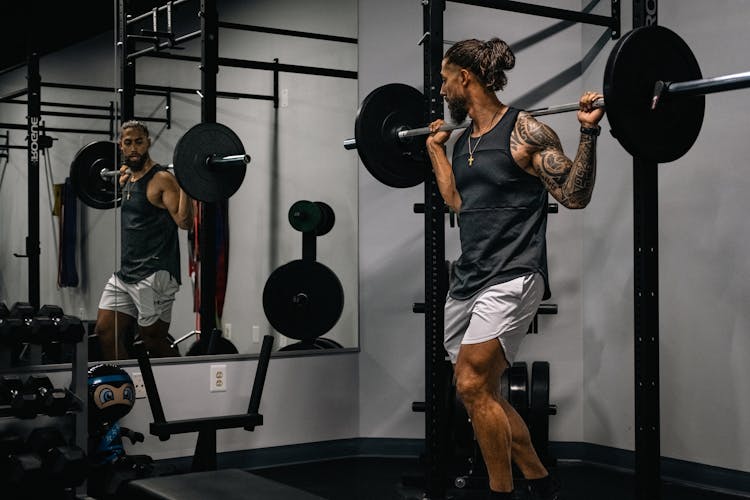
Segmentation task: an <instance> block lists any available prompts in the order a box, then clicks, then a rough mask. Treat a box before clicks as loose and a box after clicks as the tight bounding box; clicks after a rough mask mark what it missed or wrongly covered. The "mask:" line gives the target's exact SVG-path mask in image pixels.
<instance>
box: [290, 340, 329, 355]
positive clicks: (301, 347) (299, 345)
mask: <svg viewBox="0 0 750 500" xmlns="http://www.w3.org/2000/svg"><path fill="white" fill-rule="evenodd" d="M315 340H317V339H315ZM318 349H324V347H323V346H321V345H319V344H318V343H317V342H312V341H310V340H301V341H299V342H295V343H294V344H287V345H285V346H284V347H282V348H281V349H279V351H282V352H289V351H308V350H318Z"/></svg>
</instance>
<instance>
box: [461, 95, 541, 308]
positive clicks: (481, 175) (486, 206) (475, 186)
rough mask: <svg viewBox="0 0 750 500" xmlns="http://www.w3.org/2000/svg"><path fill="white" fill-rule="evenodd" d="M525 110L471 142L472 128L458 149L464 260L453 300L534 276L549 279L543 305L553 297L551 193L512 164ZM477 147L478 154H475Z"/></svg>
mask: <svg viewBox="0 0 750 500" xmlns="http://www.w3.org/2000/svg"><path fill="white" fill-rule="evenodd" d="M519 112H520V110H518V109H515V108H508V110H507V111H506V112H505V114H504V115H503V116H502V118H501V119H500V121H499V122H498V123H497V124H496V125H495V126H494V127H493V128H492V129H491V130H489V131H488V132H486V133H485V134H484V135H483V136H482V137H481V140H480V141H479V143H477V141H478V140H479V138H472V139H471V146H472V150H473V152H474V161H473V163H472V166H469V162H468V159H469V146H468V137H469V134H471V131H472V127H469V128H467V129H466V130H465V131H464V133H463V134H461V136H460V137H459V139H458V140H457V141H456V144H455V145H454V148H453V175H454V177H455V178H456V187H457V189H458V192H459V194H460V195H461V213H460V214H459V215H458V225H459V232H460V237H461V256H460V257H459V259H458V260H457V261H456V263H455V264H454V265H453V269H452V273H451V285H450V294H451V297H453V298H456V299H467V298H469V297H471V296H472V295H474V294H475V293H477V292H479V291H480V290H482V289H483V288H486V287H488V286H492V285H496V284H498V283H503V282H506V281H510V280H512V279H514V278H518V277H520V276H523V275H525V274H529V273H531V272H538V273H540V274H541V275H542V277H543V278H544V299H548V298H549V297H550V296H551V293H550V289H549V279H548V272H547V237H546V232H547V204H548V198H547V190H546V189H545V187H544V185H543V184H542V181H541V180H540V179H539V178H538V177H536V176H533V175H530V174H528V173H526V172H525V171H524V170H523V169H522V168H521V167H519V166H518V164H517V163H516V162H515V161H514V160H513V156H512V155H511V152H510V135H511V133H512V132H513V127H514V126H515V123H516V118H517V117H518V113H519ZM475 147H476V149H474V148H475Z"/></svg>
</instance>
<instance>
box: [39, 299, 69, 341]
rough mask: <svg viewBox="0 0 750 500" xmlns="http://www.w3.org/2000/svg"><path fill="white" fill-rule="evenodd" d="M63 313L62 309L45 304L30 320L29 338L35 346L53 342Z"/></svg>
mask: <svg viewBox="0 0 750 500" xmlns="http://www.w3.org/2000/svg"><path fill="white" fill-rule="evenodd" d="M64 314H65V313H64V312H63V309H62V307H60V306H54V305H49V304H45V305H43V306H42V307H40V308H39V311H38V312H37V313H36V314H35V315H34V317H33V318H32V319H31V338H32V339H33V340H32V341H33V342H34V343H35V344H44V343H47V342H49V341H50V340H53V338H54V337H55V336H56V334H57V322H58V321H59V320H60V318H62V317H63V315H64Z"/></svg>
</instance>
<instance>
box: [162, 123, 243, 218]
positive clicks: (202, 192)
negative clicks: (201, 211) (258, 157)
mask: <svg viewBox="0 0 750 500" xmlns="http://www.w3.org/2000/svg"><path fill="white" fill-rule="evenodd" d="M244 154H245V149H244V147H243V146H242V141H241V140H240V138H239V137H237V134H235V133H234V132H233V131H232V129H230V128H229V127H227V126H226V125H222V124H221V123H199V124H197V125H195V126H193V127H192V128H190V129H189V130H188V131H187V132H185V135H183V136H182V137H180V140H179V141H177V145H176V146H175V150H174V156H173V160H172V163H173V164H174V173H175V176H176V177H177V182H179V184H180V187H181V188H182V189H183V190H184V191H185V192H186V193H187V194H189V195H190V196H191V197H192V198H194V199H196V200H200V201H204V202H207V203H216V202H218V201H222V200H226V199H228V198H229V197H230V196H232V195H233V194H234V193H235V192H237V190H238V189H239V188H240V186H241V185H242V181H243V180H244V179H245V171H246V170H247V166H246V165H244V164H243V165H241V166H228V165H222V166H217V167H210V166H208V165H207V163H206V162H207V160H208V159H209V157H211V156H218V157H224V156H233V155H244Z"/></svg>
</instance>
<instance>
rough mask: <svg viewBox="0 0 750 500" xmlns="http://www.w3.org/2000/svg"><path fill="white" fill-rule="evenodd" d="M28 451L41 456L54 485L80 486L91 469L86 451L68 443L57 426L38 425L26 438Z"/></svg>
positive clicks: (46, 474) (46, 473)
mask: <svg viewBox="0 0 750 500" xmlns="http://www.w3.org/2000/svg"><path fill="white" fill-rule="evenodd" d="M26 449H27V450H28V453H30V454H32V455H37V456H38V457H40V458H41V462H42V468H43V471H44V475H45V477H46V478H48V479H49V480H50V481H51V483H52V485H54V486H56V487H62V488H72V487H76V486H80V485H81V484H83V482H84V481H85V480H86V476H87V475H88V471H89V464H88V459H87V458H86V453H85V452H84V451H83V450H82V449H81V448H79V447H78V446H75V445H69V444H66V442H65V438H64V437H63V435H62V433H61V432H60V430H59V429H57V428H56V427H38V428H36V429H34V430H32V431H31V433H30V434H29V437H28V438H27V439H26Z"/></svg>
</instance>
